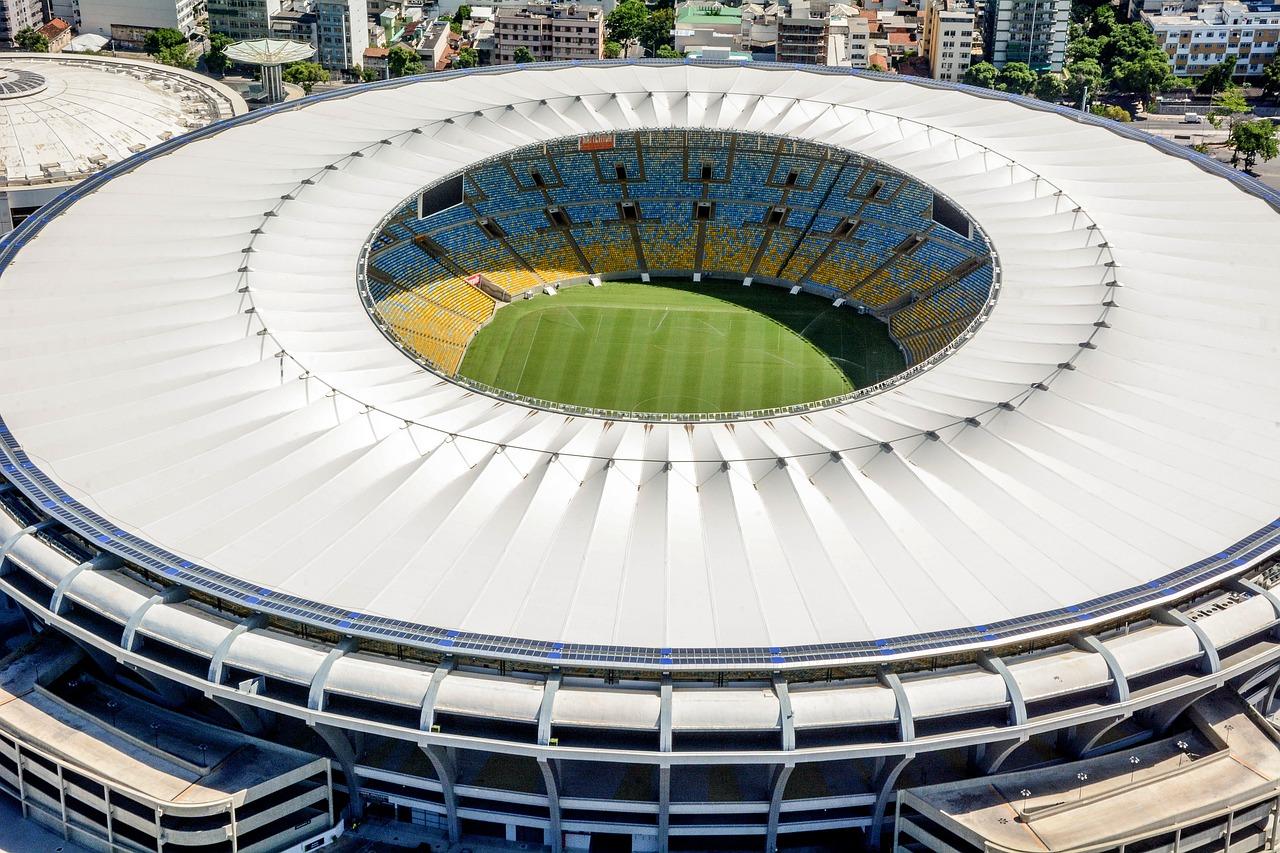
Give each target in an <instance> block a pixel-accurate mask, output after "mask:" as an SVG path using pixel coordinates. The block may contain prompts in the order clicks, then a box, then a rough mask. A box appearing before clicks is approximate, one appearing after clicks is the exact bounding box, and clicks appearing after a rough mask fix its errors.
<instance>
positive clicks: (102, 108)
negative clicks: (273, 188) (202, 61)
mask: <svg viewBox="0 0 1280 853" xmlns="http://www.w3.org/2000/svg"><path fill="white" fill-rule="evenodd" d="M247 109H248V108H247V107H246V106H245V103H244V99H243V98H241V97H240V96H239V95H237V94H236V93H235V92H233V91H232V90H231V89H228V88H227V87H226V86H223V85H222V84H221V83H218V82H216V81H214V80H210V79H209V78H207V77H201V76H200V75H198V74H194V73H192V72H189V71H183V70H181V69H177V68H170V67H168V66H166V65H158V64H156V63H152V62H140V61H137V60H131V59H114V58H111V57H100V56H76V55H67V54H38V53H37V54H31V53H9V54H5V55H4V57H3V59H0V168H3V174H0V188H4V187H8V188H13V187H27V186H33V185H43V184H58V183H66V182H70V181H74V180H77V179H79V178H82V177H84V176H85V175H89V174H92V173H94V172H96V171H98V170H100V169H102V168H103V167H104V166H108V165H111V164H113V163H117V162H119V161H121V160H124V159H127V158H128V157H130V156H132V155H134V154H136V153H137V152H139V151H142V150H143V149H145V148H150V147H151V146H153V145H156V144H158V143H161V142H164V141H165V140H168V139H172V138H173V137H176V136H181V135H182V134H184V133H186V132H187V131H189V130H192V129H195V128H198V127H204V126H205V125H208V124H211V123H213V122H215V121H217V120H219V119H223V118H228V117H230V116H233V115H240V114H242V113H244V112H245V111H246V110H247Z"/></svg>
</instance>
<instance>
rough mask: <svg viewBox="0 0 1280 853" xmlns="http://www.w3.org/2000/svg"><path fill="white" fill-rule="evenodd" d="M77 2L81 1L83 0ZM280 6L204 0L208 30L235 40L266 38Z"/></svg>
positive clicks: (268, 1) (273, 1)
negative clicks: (205, 2)
mask: <svg viewBox="0 0 1280 853" xmlns="http://www.w3.org/2000/svg"><path fill="white" fill-rule="evenodd" d="M80 2H81V3H82V4H83V3H84V0H80ZM121 2H125V3H131V2H133V0H121ZM283 7H284V3H283V2H282V0H207V11H208V16H209V31H210V32H215V33H222V34H223V35H227V36H230V37H231V38H233V39H235V40H236V41H253V40H255V39H264V38H268V37H269V36H271V35H272V31H271V19H272V18H273V17H274V16H275V15H276V14H277V13H278V12H279V11H280V10H281V9H282V8H283ZM290 8H292V7H290Z"/></svg>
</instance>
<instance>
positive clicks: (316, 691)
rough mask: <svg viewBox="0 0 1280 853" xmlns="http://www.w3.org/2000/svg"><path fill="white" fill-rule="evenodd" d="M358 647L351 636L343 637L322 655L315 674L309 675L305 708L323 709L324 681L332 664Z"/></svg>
mask: <svg viewBox="0 0 1280 853" xmlns="http://www.w3.org/2000/svg"><path fill="white" fill-rule="evenodd" d="M359 647H360V644H359V643H357V642H356V641H355V639H353V638H352V637H347V638H345V639H344V640H343V641H342V642H340V643H338V645H336V646H334V647H333V648H332V649H330V650H329V653H328V654H327V655H325V656H324V660H322V661H320V665H319V666H318V667H316V671H315V674H314V675H312V676H311V684H309V685H308V686H307V709H308V710H311V711H323V710H324V683H325V682H326V681H328V680H329V672H330V670H332V669H333V665H334V664H335V663H337V662H338V658H340V657H342V656H343V655H346V654H350V653H351V652H354V651H355V650H356V649H358V648H359Z"/></svg>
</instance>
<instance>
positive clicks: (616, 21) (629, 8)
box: [604, 0, 649, 44]
mask: <svg viewBox="0 0 1280 853" xmlns="http://www.w3.org/2000/svg"><path fill="white" fill-rule="evenodd" d="M648 20H649V8H648V7H647V6H645V5H644V3H642V2H640V0H623V2H621V3H619V4H618V5H617V6H615V7H614V9H613V11H612V12H610V13H609V17H607V18H605V21H604V26H605V29H606V30H607V31H608V33H609V39H610V41H616V42H620V43H622V44H626V43H627V42H629V41H631V40H633V39H638V38H640V35H641V32H642V31H643V30H644V25H645V23H646V22H647V21H648Z"/></svg>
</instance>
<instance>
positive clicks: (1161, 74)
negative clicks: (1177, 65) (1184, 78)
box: [1111, 50, 1173, 101]
mask: <svg viewBox="0 0 1280 853" xmlns="http://www.w3.org/2000/svg"><path fill="white" fill-rule="evenodd" d="M1172 82H1173V72H1172V71H1170V70H1169V57H1168V56H1166V55H1165V53H1164V51H1162V50H1153V51H1147V52H1145V53H1142V54H1139V55H1138V56H1137V57H1136V58H1134V59H1125V60H1121V61H1119V62H1117V63H1116V64H1115V66H1114V67H1113V68H1112V69H1111V87H1112V88H1113V89H1116V90H1117V91H1121V92H1132V93H1134V94H1135V95H1137V96H1138V97H1140V98H1141V99H1142V100H1143V101H1146V100H1147V99H1149V98H1150V97H1151V96H1152V95H1153V94H1154V93H1156V92H1163V91H1164V90H1165V89H1167V88H1168V87H1169V85H1170V84H1171V83H1172Z"/></svg>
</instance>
